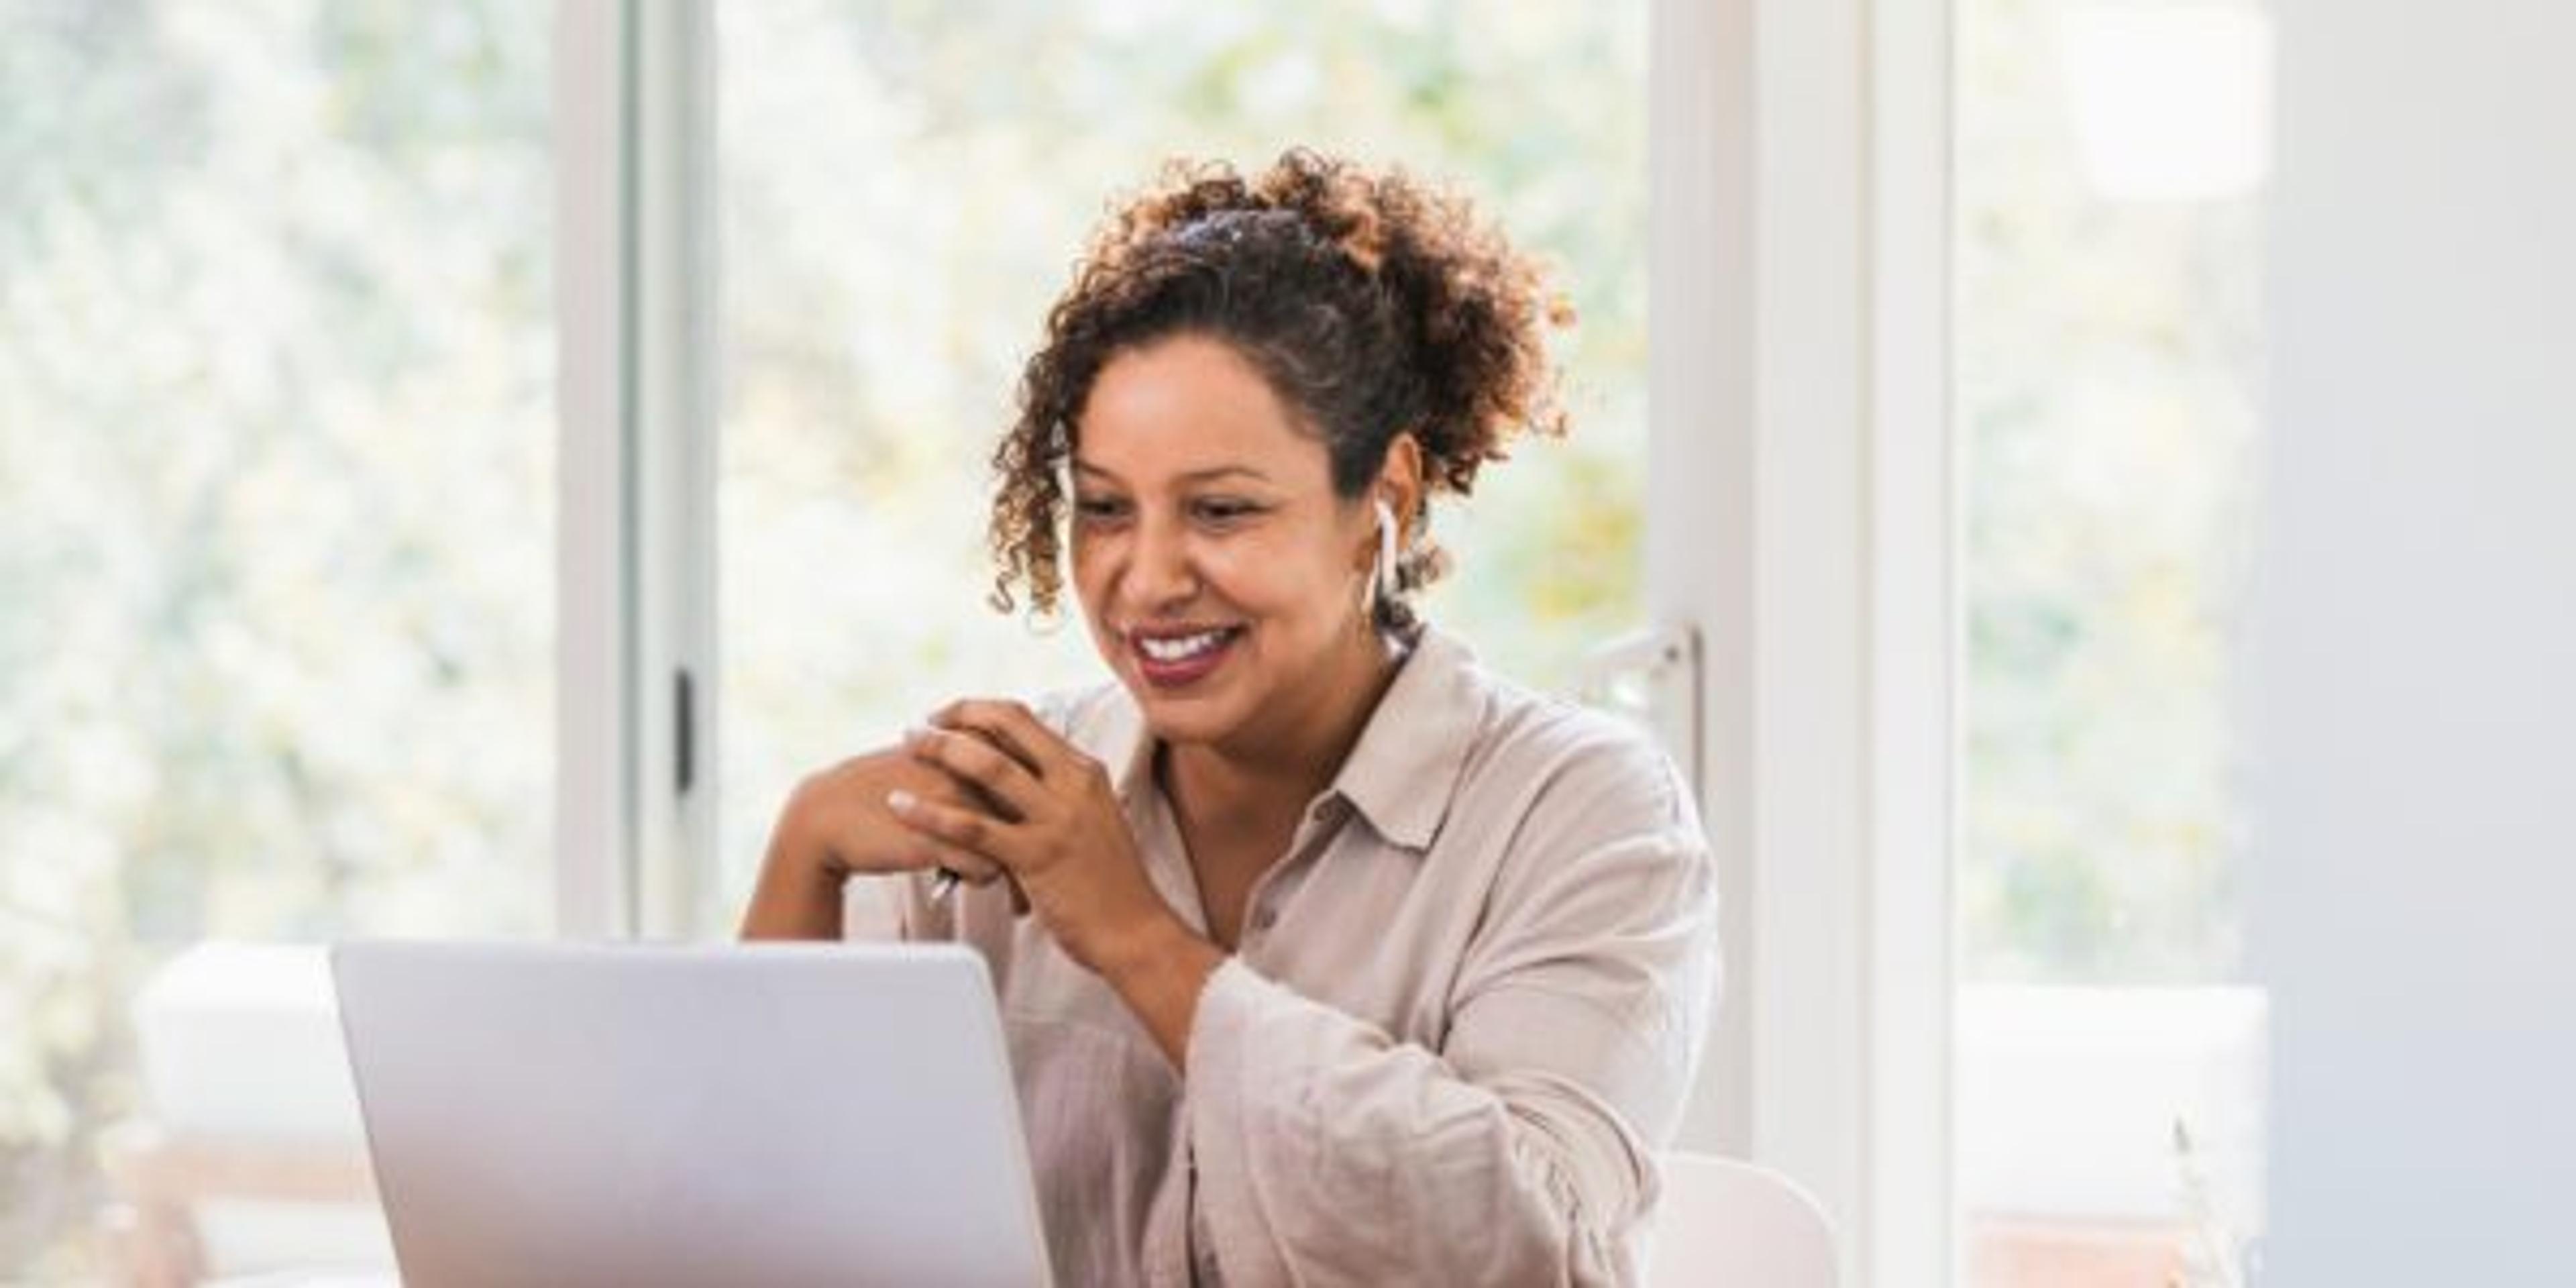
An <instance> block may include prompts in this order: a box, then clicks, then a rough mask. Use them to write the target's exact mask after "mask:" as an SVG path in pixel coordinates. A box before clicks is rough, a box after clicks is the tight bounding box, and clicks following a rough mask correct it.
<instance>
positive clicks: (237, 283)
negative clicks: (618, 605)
mask: <svg viewBox="0 0 2576 1288" xmlns="http://www.w3.org/2000/svg"><path fill="white" fill-rule="evenodd" d="M548 22H549V15H548V13H547V12H546V9H545V7H544V6H540V5H528V4H521V3H516V2H515V0H479V2H478V0H466V2H459V3H444V4H438V5H432V6H415V5H404V4H395V3H382V4H357V3H331V4H318V3H291V2H290V3H283V4H260V5H234V4H216V5H207V4H177V3H169V4H164V3H148V2H142V0H124V2H119V3H88V2H86V0H77V2H75V0H61V2H48V0H17V2H14V3H9V4H5V5H0V175H5V176H6V178H5V180H0V1008H5V1009H0V1280H9V1281H12V1282H16V1281H31V1282H43V1283H54V1282H81V1283H90V1282H105V1281H111V1280H116V1281H122V1280H123V1279H124V1277H125V1276H126V1275H128V1274H133V1275H137V1276H148V1275H153V1274H168V1275H173V1276H180V1277H181V1278H182V1279H183V1280H184V1277H185V1276H187V1275H192V1274H197V1273H205V1272H215V1271H236V1272H238V1271H255V1270H260V1269H265V1268H271V1267H272V1266H273V1265H274V1264H276V1263H275V1262H274V1261H273V1260H272V1258H273V1257H290V1258H291V1259H292V1260H295V1261H298V1262H306V1263H309V1262H310V1261H311V1260H312V1259H314V1258H317V1257H319V1258H323V1259H329V1260H352V1261H369V1260H374V1259H379V1258H381V1256H382V1255H383V1242H382V1232H381V1227H380V1226H377V1225H375V1224H374V1223H373V1220H372V1218H371V1216H370V1214H369V1213H368V1211H367V1209H366V1208H365V1206H364V1203H363V1196H364V1194H365V1189H366V1183H365V1172H364V1168H363V1165H362V1164H360V1163H356V1162H354V1160H353V1159H352V1158H351V1157H350V1156H349V1155H348V1154H347V1153H346V1152H345V1151H347V1150H349V1149H350V1148H352V1147H353V1137H352V1133H353V1132H354V1130H355V1123H354V1118H353V1116H352V1115H353V1107H352V1106H351V1104H350V1102H349V1099H348V1090H347V1085H346V1075H345V1073H344V1072H342V1066H341V1064H340V1055H339V1050H338V1046H337V1034H336V1031H335V1030H334V1029H333V1028H332V1027H331V1013H330V1006H329V991H328V986H327V982H326V981H325V977H324V976H323V975H322V974H321V967H322V963H321V958H320V955H319V952H318V949H316V948H314V947H313V945H315V944H317V943H319V942H320V941H322V940H326V939H328V938H331V937H334V936H338V935H344V934H380V933H414V934H519V933H534V932H537V931H540V930H542V929H543V928H544V927H545V926H546V925H547V924H548V923H549V920H550V911H551V909H550V904H549V897H548V896H549V892H550V890H551V884H552V874H551V870H550V862H549V853H548V846H547V840H548V821H549V797H550V788H551V783H552V777H553V764H554V750H553V730H552V725H553V719H552V687H553V686H552V672H553V666H552V654H551V651H550V650H551V648H552V641H553V634H552V614H553V586H552V568H553V561H552V559H551V551H552V548H553V512H554V503H553V490H552V485H553V478H552V476H553V462H554V454H555V433H554V418H553V410H552V408H553V401H552V394H551V379H552V372H551V365H552V352H553V350H552V343H551V337H552V333H551V329H550V328H551V310H552V305H551V298H552V290H551V286H550V280H549V279H550V271H549V260H550V252H549V246H550V230H549V220H548V218H547V217H546V212H547V211H548V210H550V209H551V205H552V194H551V190H550V171H551V168H550V166H549V162H548V145H547V130H548V120H549V113H550V107H549V98H548V94H549V79H548V70H547V68H548V59H547V45H548V39H547V35H546V33H547V31H548ZM110 1164H113V1167H114V1172H113V1175H114V1177H115V1179H114V1180H111V1173H110V1170H109V1165H110ZM334 1198H354V1199H358V1200H360V1202H358V1203H355V1204H338V1205H335V1204H333V1203H331V1202H328V1201H327V1200H331V1199H334ZM289 1250H291V1251H289ZM154 1281H156V1282H158V1281H160V1280H157V1279H156V1280H154Z"/></svg>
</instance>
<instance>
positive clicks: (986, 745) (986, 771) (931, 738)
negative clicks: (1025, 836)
mask: <svg viewBox="0 0 2576 1288" xmlns="http://www.w3.org/2000/svg"><path fill="white" fill-rule="evenodd" d="M903 746H904V750H905V751H907V752H909V753H910V754H911V755H912V757H913V759H915V760H918V761H921V762H922V763H924V764H927V765H931V766H934V767H936V768H939V769H943V770H946V771H947V772H948V774H949V776H950V777H952V778H955V779H956V780H957V781H959V782H960V783H963V784H965V785H966V786H967V787H968V788H970V789H973V790H974V791H976V792H978V793H980V794H981V795H982V796H983V797H987V798H990V800H991V801H992V802H993V803H994V804H995V805H997V806H999V807H1000V810H1001V812H1003V813H1005V814H1007V815H1009V816H1011V817H1013V818H1027V817H1028V816H1029V810H1030V807H1031V806H1032V805H1034V804H1035V803H1037V802H1038V801H1039V800H1041V799H1042V798H1043V797H1044V796H1045V794H1046V788H1045V787H1043V786H1041V785H1040V784H1039V782H1038V780H1037V778H1036V777H1035V776H1034V775H1032V774H1030V773H1029V770H1028V767H1027V766H1025V765H1023V764H1021V763H1020V762H1019V761H1017V760H1015V759H1012V758H1011V756H1010V755H1009V754H1008V753H1006V752H1004V751H1003V750H1002V749H1001V748H999V747H996V746H994V745H993V744H992V743H990V742H988V741H986V740H985V739H984V738H983V737H982V736H981V735H979V734H976V733H972V732H966V731H960V730H954V729H939V728H934V727H931V726H927V725H919V726H915V727H913V728H910V729H907V730H905V731H904V734H903Z"/></svg>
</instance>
